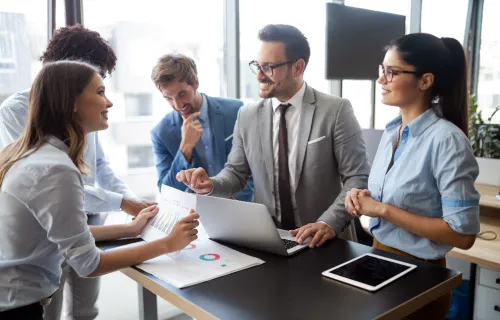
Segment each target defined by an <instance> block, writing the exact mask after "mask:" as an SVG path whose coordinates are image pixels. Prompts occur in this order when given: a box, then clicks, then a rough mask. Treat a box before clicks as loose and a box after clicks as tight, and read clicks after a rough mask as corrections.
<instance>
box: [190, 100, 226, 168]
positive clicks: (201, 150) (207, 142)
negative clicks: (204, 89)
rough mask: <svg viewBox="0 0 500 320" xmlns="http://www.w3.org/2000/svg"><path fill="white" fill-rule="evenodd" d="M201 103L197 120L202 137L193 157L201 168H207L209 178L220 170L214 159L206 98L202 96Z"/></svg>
mask: <svg viewBox="0 0 500 320" xmlns="http://www.w3.org/2000/svg"><path fill="white" fill-rule="evenodd" d="M202 96H203V102H202V103H201V107H200V115H199V116H198V118H197V119H198V120H199V121H200V123H201V127H202V128H203V135H202V136H201V139H200V140H198V143H197V144H196V146H195V147H194V156H195V157H197V158H198V160H199V162H200V164H201V167H203V168H207V173H208V175H209V176H210V177H212V176H215V175H216V174H217V173H219V171H220V170H222V168H219V167H218V165H217V164H218V163H219V161H217V159H215V158H214V140H213V136H214V135H213V133H212V129H211V127H210V119H209V117H208V102H207V97H206V96H205V95H204V94H202Z"/></svg>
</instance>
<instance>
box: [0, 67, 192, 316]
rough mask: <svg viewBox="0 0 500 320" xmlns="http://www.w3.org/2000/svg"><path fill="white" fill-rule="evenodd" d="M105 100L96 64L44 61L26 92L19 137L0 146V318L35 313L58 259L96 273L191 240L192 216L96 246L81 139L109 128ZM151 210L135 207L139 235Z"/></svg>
mask: <svg viewBox="0 0 500 320" xmlns="http://www.w3.org/2000/svg"><path fill="white" fill-rule="evenodd" d="M110 107H112V103H111V102H110V101H109V100H108V99H107V98H106V95H105V88H104V85H103V83H102V79H101V77H100V76H99V75H98V72H97V69H95V68H94V67H92V66H90V65H88V64H85V63H81V62H69V61H59V62H54V63H47V64H45V65H44V66H43V68H42V70H41V71H40V73H39V74H38V76H37V77H36V79H35V81H34V83H33V86H32V88H31V92H30V105H29V116H28V124H27V127H26V130H25V131H24V133H23V135H22V136H21V137H20V138H19V139H18V140H16V141H15V142H14V143H12V144H10V145H9V146H7V147H6V148H4V149H3V150H2V151H1V152H0V318H2V319H4V318H7V319H42V315H43V307H42V304H44V303H45V302H46V301H47V298H48V297H50V296H51V295H52V294H53V293H54V292H55V291H56V290H57V288H58V286H59V280H60V277H61V263H62V262H63V261H64V260H65V261H66V263H67V264H69V265H70V266H71V267H72V268H74V270H75V271H76V272H77V273H78V274H79V276H84V277H87V276H90V277H94V276H98V275H102V274H105V273H109V272H112V271H115V270H118V269H121V268H124V267H127V266H131V265H134V264H138V263H141V262H143V261H145V260H149V259H151V258H154V257H157V256H160V255H162V254H165V253H168V252H173V251H177V250H180V249H182V248H183V247H185V246H186V245H187V244H189V243H190V242H191V241H193V240H194V239H196V238H197V236H196V234H197V230H196V226H197V225H198V221H197V220H196V219H197V218H198V215H197V214H195V213H194V212H193V213H192V214H191V215H190V216H188V217H186V218H185V219H182V220H180V221H179V222H178V223H177V224H176V226H175V227H174V229H173V230H172V232H171V233H170V234H169V236H167V237H165V238H163V239H159V240H156V241H153V242H148V243H144V244H141V245H139V246H136V247H133V248H126V249H121V250H116V251H112V252H99V251H98V249H97V248H96V246H95V243H94V238H93V237H92V234H91V233H90V231H89V227H88V226H87V216H86V215H85V212H84V202H83V200H84V199H83V194H84V187H83V182H82V174H84V173H85V169H86V164H85V163H84V160H83V155H84V150H85V137H86V135H87V134H88V133H90V132H93V131H98V130H104V129H106V128H107V127H108V109H109V108H110ZM157 212H158V208H157V207H155V206H153V207H149V208H147V209H144V210H143V211H141V212H140V213H139V215H138V217H137V218H136V220H138V221H140V222H139V223H137V222H136V223H135V226H136V227H137V228H138V229H139V230H137V231H138V233H140V231H141V230H140V229H142V228H143V227H144V225H145V223H146V221H147V220H148V219H149V218H151V217H152V216H154V215H155V214H156V213H157Z"/></svg>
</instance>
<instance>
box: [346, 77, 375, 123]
mask: <svg viewBox="0 0 500 320" xmlns="http://www.w3.org/2000/svg"><path fill="white" fill-rule="evenodd" d="M371 89H372V81H370V80H343V81H342V96H343V97H344V98H346V99H349V101H351V104H352V108H353V109H354V115H355V116H356V118H357V119H358V122H359V125H360V126H361V128H363V129H365V128H370V126H371V125H370V122H371V117H372V107H371V106H372V96H371V93H370V92H371ZM360 93H361V94H360Z"/></svg>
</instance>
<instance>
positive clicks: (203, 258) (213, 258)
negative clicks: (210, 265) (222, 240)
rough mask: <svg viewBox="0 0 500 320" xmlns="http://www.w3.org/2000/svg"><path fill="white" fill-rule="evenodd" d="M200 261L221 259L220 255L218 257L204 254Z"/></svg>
mask: <svg viewBox="0 0 500 320" xmlns="http://www.w3.org/2000/svg"><path fill="white" fill-rule="evenodd" d="M200 259H201V260H203V261H216V260H219V259H220V255H218V254H217V253H206V254H202V255H201V256H200Z"/></svg>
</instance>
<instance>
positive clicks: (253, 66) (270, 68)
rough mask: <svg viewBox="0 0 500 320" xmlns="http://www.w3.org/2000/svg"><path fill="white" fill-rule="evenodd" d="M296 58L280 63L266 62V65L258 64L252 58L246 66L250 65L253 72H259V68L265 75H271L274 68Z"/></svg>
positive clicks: (295, 60) (293, 61)
mask: <svg viewBox="0 0 500 320" xmlns="http://www.w3.org/2000/svg"><path fill="white" fill-rule="evenodd" d="M298 60H299V59H294V60H288V61H285V62H282V63H277V64H266V65H263V66H261V65H259V64H258V63H257V61H255V60H253V61H250V63H249V64H248V66H249V67H250V70H252V72H253V73H255V74H257V73H258V72H259V70H260V72H262V73H263V74H265V75H266V76H268V77H271V76H272V75H273V71H274V69H276V68H278V67H281V66H284V65H286V64H290V63H295V62H297V61H298Z"/></svg>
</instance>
